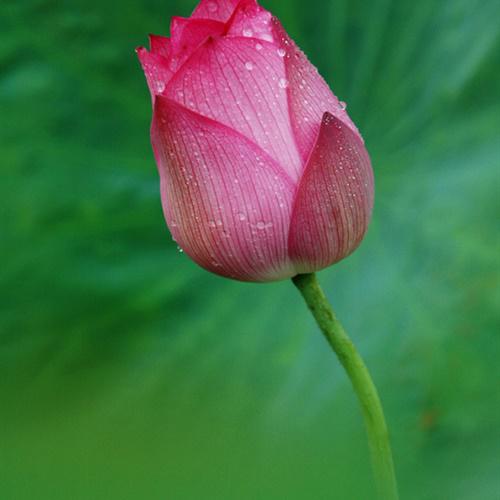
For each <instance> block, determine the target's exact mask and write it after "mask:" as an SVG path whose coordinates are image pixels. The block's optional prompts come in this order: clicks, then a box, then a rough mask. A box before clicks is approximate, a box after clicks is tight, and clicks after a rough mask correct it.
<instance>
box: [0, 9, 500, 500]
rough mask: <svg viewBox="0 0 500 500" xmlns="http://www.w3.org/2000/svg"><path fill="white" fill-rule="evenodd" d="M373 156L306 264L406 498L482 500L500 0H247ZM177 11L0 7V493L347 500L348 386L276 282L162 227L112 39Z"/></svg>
mask: <svg viewBox="0 0 500 500" xmlns="http://www.w3.org/2000/svg"><path fill="white" fill-rule="evenodd" d="M264 5H265V6H266V7H267V8H270V9H271V10H272V11H273V12H274V13H275V14H277V15H278V16H279V17H280V18H281V20H282V22H283V23H284V25H285V27H286V28H287V29H288V31H289V32H290V34H291V35H292V36H293V37H294V38H295V39H296V40H297V41H298V43H299V44H300V46H301V47H302V48H303V49H304V50H305V51H306V52H307V54H308V55H309V57H310V59H311V60H312V61H313V62H314V63H315V64H316V65H317V66H318V67H319V69H320V71H321V72H322V74H323V75H324V76H325V77H326V78H327V79H328V81H329V82H330V84H331V85H332V88H333V90H334V91H335V93H336V94H337V95H338V96H339V98H341V99H342V100H344V101H346V102H347V103H348V110H349V113H350V115H351V117H352V118H353V120H354V121H355V122H356V123H357V125H358V126H359V128H360V130H361V131H362V133H363V135H364V137H365V140H366V143H367V146H368V149H369V151H370V152H371V155H372V159H373V165H374V170H375V174H376V183H377V195H376V208H375V213H374V220H373V223H372V225H371V227H370V231H369V234H368V236H367V238H366V240H365V241H364V243H363V245H362V246H361V248H360V249H359V251H358V252H356V253H355V254H354V255H353V256H352V257H350V258H349V259H347V260H346V261H344V262H342V263H341V264H339V265H337V266H335V267H333V268H330V269H328V270H326V271H324V272H322V273H321V274H320V279H321V281H322V282H323V284H324V286H325V289H326V291H327V293H328V295H329V297H330V298H331V300H332V302H333V303H334V305H335V307H336V309H337V312H338V315H339V317H340V318H341V319H342V321H343V322H344V324H345V326H346V328H347V330H348V331H349V332H350V334H351V335H352V337H353V338H354V339H355V341H356V343H357V344H358V347H359V349H360V351H361V352H362V354H363V355H364V357H365V359H366V362H367V364H368V365H369V366H370V368H371V369H372V371H373V375H374V378H375V380H376V382H377V383H378V386H379V389H380V393H381V397H382V399H383V401H384V403H385V408H386V413H387V418H388V422H389V425H390V427H391V432H392V440H393V446H394V455H395V461H396V465H397V470H398V475H399V479H400V486H401V496H402V499H406V500H498V499H499V498H500V475H499V471H500V363H499V358H500V337H499V330H500V328H499V327H500V318H499V309H500V296H499V289H498V285H499V272H498V267H499V266H498V265H499V249H500V238H499V231H498V230H499V214H500V179H499V172H500V23H499V19H500V3H499V2H498V1H497V0H484V1H479V0H444V1H438V0H432V1H431V0H421V1H419V2H415V1H410V0H402V1H392V2H391V1H390V0H373V1H361V0H354V1H348V0H335V1H326V0H309V1H307V2H304V1H301V0H300V1H299V0H292V1H288V2H283V1H278V0H274V1H267V2H265V4H264ZM193 7H194V5H193V3H192V2H190V1H187V0H183V1H180V0H179V1H170V0H163V1H160V0H148V1H146V0H141V1H140V2H139V1H137V2H134V1H132V0H122V2H115V1H102V0H100V1H97V0H85V1H84V0H69V1H64V2H60V1H49V0H22V1H12V0H3V1H2V3H1V5H0V153H1V154H0V169H1V170H0V174H1V176H0V179H1V180H0V262H1V265H0V297H1V301H0V498H1V499H2V500H28V499H29V500H111V499H120V500H135V499H145V500H160V499H162V500H166V499H168V500H201V499H203V500H255V499H264V500H275V499H276V500H281V499H283V500H304V499H314V500H327V499H338V500H371V499H372V498H374V495H373V489H372V483H371V479H370V469H369V463H368V450H367V445H366V440H365V436H364V431H363V427H362V421H361V417H360V414H359V411H358V407H357V404H356V401H355V400H354V397H353V395H352V392H351V390H350V387H349V383H348V381H347V379H346V377H345V376H344V374H343V373H342V371H341V370H340V368H339V366H338V364H337V362H336V360H335V359H334V357H333V355H332V354H331V353H330V352H329V350H328V348H327V345H326V342H325V341H324V339H323V338H322V337H321V335H320V333H319V332H318V330H317V328H316V326H315V325H314V323H313V321H312V319H311V317H310V316H309V314H308V313H307V311H306V309H305V306H304V305H303V303H302V302H301V300H300V297H299V296H298V293H297V292H296V290H295V289H294V288H293V286H292V284H291V283H289V282H283V283H277V284H270V285H249V284H243V283H237V282H231V281H228V280H224V279H221V278H218V277H216V276H212V275H210V274H208V273H206V272H205V271H203V270H202V269H200V268H198V267H197V266H196V265H194V264H193V263H192V262H190V261H189V260H188V258H187V257H186V256H185V255H182V254H180V253H179V252H178V251H177V248H176V246H175V244H174V243H173V242H172V240H171V238H170V236H169V234H168V231H167V229H166V227H165V224H164V221H163V217H162V213H161V207H160V200H159V194H158V179H157V173H156V167H155V164H154V160H153V155H152V153H151V148H150V145H149V136H148V129H149V121H150V114H151V109H150V100H149V95H148V91H147V89H146V85H145V82H144V78H143V75H142V72H141V70H140V68H139V65H138V63H137V60H136V57H135V54H134V48H135V47H136V46H137V45H141V44H145V43H146V35H147V33H148V32H153V33H163V34H166V33H167V32H168V22H169V21H168V20H169V17H170V16H172V15H188V14H189V12H190V10H191V9H192V8H193Z"/></svg>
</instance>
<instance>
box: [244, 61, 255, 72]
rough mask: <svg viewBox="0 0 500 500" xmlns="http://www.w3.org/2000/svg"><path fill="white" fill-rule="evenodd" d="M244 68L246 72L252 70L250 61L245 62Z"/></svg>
mask: <svg viewBox="0 0 500 500" xmlns="http://www.w3.org/2000/svg"><path fill="white" fill-rule="evenodd" d="M245 68H246V69H247V70H248V71H252V70H253V64H252V63H251V62H250V61H247V62H246V63H245Z"/></svg>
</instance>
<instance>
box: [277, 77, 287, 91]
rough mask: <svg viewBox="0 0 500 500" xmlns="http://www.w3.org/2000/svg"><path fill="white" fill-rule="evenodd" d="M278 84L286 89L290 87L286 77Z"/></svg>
mask: <svg viewBox="0 0 500 500" xmlns="http://www.w3.org/2000/svg"><path fill="white" fill-rule="evenodd" d="M278 85H279V87H280V88H281V89H286V88H287V87H288V85H289V84H288V80H287V79H286V78H280V79H279V82H278Z"/></svg>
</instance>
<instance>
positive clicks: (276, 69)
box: [138, 0, 373, 282]
mask: <svg viewBox="0 0 500 500" xmlns="http://www.w3.org/2000/svg"><path fill="white" fill-rule="evenodd" d="M150 43H151V48H150V50H149V51H148V50H146V49H144V48H140V49H138V55H139V58H140V61H141V63H142V66H143V68H144V72H145V74H146V78H147V81H148V85H149V88H150V91H151V96H152V100H153V109H154V113H153V122H152V127H151V139H152V144H153V150H154V153H155V157H156V161H157V164H158V169H159V172H160V179H161V194H162V202H163V209H164V213H165V218H166V220H167V224H168V226H169V228H170V231H171V233H172V236H173V238H174V239H175V240H176V241H177V243H178V244H179V246H180V247H181V248H182V249H183V250H184V251H185V252H186V253H187V254H188V255H189V256H190V257H191V258H192V259H193V260H194V261H196V262H197V263H198V264H199V265H200V266H202V267H204V268H205V269H207V270H209V271H212V272H214V273H217V274H220V275H222V276H226V277H230V278H234V279H238V280H242V281H262V282H265V281H274V280H280V279H284V278H289V277H293V276H295V275H297V274H299V273H309V272H313V271H317V270H319V269H322V268H324V267H326V266H329V265H331V264H333V263H335V262H337V261H339V260H340V259H343V258H344V257H346V256H347V255H349V254H350V253H351V252H352V251H353V250H355V249H356V247H357V246H358V245H359V243H360V242H361V240H362V238H363V236H364V234H365V232H366V229H367V226H368V223H369V219H370V215H371V211H372V205H373V173H372V169H371V165H370V159H369V156H368V153H367V151H366V149H365V146H364V142H363V139H362V138H361V135H360V134H359V132H358V130H357V129H356V126H355V125H354V124H353V123H352V121H351V120H350V118H349V117H348V116H347V113H346V111H345V105H343V104H342V103H341V102H339V100H338V99H337V98H336V97H335V96H334V95H333V94H332V92H331V90H330V89H329V88H328V85H327V84H326V83H325V81H324V80H323V78H322V77H321V76H320V75H319V74H318V72H317V70H316V69H315V68H314V67H313V66H312V65H311V63H310V62H309V61H308V59H307V58H306V56H305V55H304V54H303V53H302V52H301V51H300V49H298V48H297V46H296V45H295V43H294V42H293V41H292V40H291V39H290V38H289V36H288V35H287V33H286V32H285V31H284V29H283V28H282V26H281V24H280V23H279V21H278V20H277V19H276V18H274V17H272V15H271V14H270V13H269V12H268V11H266V10H265V9H263V8H262V7H260V6H259V5H258V4H257V2H256V1H255V0H241V1H237V0H202V1H201V2H200V4H199V5H198V7H197V8H196V9H195V11H194V12H193V14H192V16H191V17H190V18H187V19H185V18H180V17H174V18H173V19H172V23H171V37H170V38H166V37H161V36H151V37H150Z"/></svg>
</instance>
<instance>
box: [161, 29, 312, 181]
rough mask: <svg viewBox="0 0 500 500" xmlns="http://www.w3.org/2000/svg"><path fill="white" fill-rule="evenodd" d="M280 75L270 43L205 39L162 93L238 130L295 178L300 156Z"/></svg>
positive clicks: (280, 61) (279, 59)
mask: <svg viewBox="0 0 500 500" xmlns="http://www.w3.org/2000/svg"><path fill="white" fill-rule="evenodd" d="M283 76H284V63H283V58H282V57H280V55H279V54H278V52H277V48H276V47H275V46H274V45H272V44H270V43H267V42H264V41H258V40H253V39H250V38H218V39H209V40H208V41H207V42H206V43H205V44H204V45H203V46H202V47H200V48H199V49H198V50H197V51H196V52H195V53H194V54H193V56H192V57H191V58H190V59H189V61H187V62H186V63H185V64H184V66H183V67H182V68H181V69H180V70H179V71H178V72H177V73H176V75H175V76H174V77H173V78H172V80H171V81H170V83H169V85H168V88H167V90H166V92H165V95H167V96H168V97H169V98H170V99H172V100H175V101H177V102H179V103H181V104H183V105H184V106H186V107H188V108H190V109H192V110H194V111H196V112H198V113H200V114H202V115H204V116H207V117H209V118H212V119H214V120H216V121H218V122H220V123H223V124H224V125H227V126H228V127H231V128H233V129H235V130H237V131H238V132H240V133H242V134H243V135H244V136H245V137H248V138H249V139H251V140H252V141H254V142H255V143H256V144H257V145H258V146H260V147H261V148H262V149H264V150H265V151H266V152H267V153H269V154H270V155H271V156H272V158H274V160H276V161H277V162H279V163H280V164H281V165H282V166H283V168H284V169H285V170H286V172H287V173H288V175H290V176H291V177H292V178H293V179H298V177H299V175H300V173H301V171H302V160H301V158H300V156H299V153H298V151H297V147H296V143H295V138H294V135H293V131H292V127H291V124H290V118H289V113H288V99H287V93H286V82H285V79H284V77H283Z"/></svg>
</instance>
